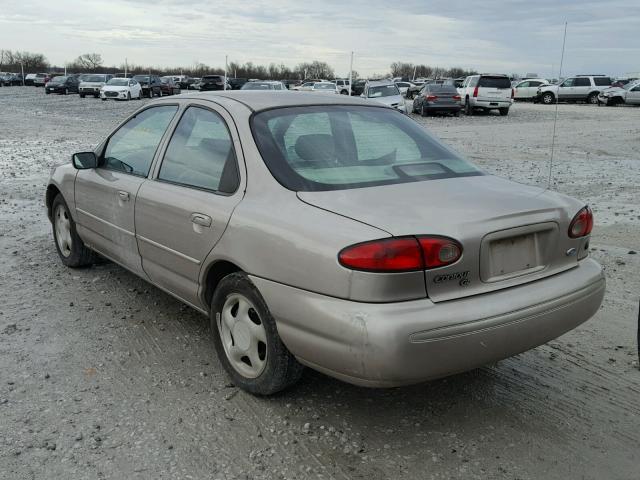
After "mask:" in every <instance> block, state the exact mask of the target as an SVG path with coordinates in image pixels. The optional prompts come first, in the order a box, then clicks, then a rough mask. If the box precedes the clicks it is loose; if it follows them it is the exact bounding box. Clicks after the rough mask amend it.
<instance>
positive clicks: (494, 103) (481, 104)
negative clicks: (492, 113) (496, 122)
mask: <svg viewBox="0 0 640 480" xmlns="http://www.w3.org/2000/svg"><path fill="white" fill-rule="evenodd" d="M511 103H512V102H511V100H479V99H477V98H476V99H473V100H471V106H472V107H474V108H486V109H494V108H509V107H510V106H511Z"/></svg>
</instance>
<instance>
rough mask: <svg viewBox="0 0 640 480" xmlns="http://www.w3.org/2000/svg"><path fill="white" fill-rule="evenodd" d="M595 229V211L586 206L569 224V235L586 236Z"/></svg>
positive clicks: (575, 236)
mask: <svg viewBox="0 0 640 480" xmlns="http://www.w3.org/2000/svg"><path fill="white" fill-rule="evenodd" d="M592 229H593V212H591V209H590V208H589V207H584V208H583V209H582V210H580V211H579V212H578V213H576V216H575V217H573V220H571V224H570V225H569V236H570V237H571V238H580V237H585V236H587V235H589V234H590V233H591V230H592Z"/></svg>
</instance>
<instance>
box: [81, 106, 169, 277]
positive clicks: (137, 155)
mask: <svg viewBox="0 0 640 480" xmlns="http://www.w3.org/2000/svg"><path fill="white" fill-rule="evenodd" d="M177 110H178V107H177V106H176V105H163V106H156V107H151V108H147V109H145V110H143V111H141V112H139V113H138V114H137V115H135V116H134V117H132V118H130V119H129V120H128V121H127V122H126V123H125V124H123V125H122V126H121V127H120V128H119V129H118V130H116V132H115V133H114V134H113V135H111V137H110V138H109V139H108V140H107V144H106V146H105V147H104V149H103V153H102V155H101V156H100V163H99V165H100V166H99V167H98V168H95V169H91V170H79V171H78V175H77V177H76V182H75V203H76V212H77V220H78V221H77V224H78V232H79V234H80V236H81V237H82V239H83V240H84V241H85V242H86V243H87V244H88V245H89V246H90V247H92V248H93V249H95V250H97V251H98V252H100V253H102V254H104V255H105V256H107V257H109V258H111V259H112V260H114V261H116V262H118V263H120V264H121V265H123V266H125V267H127V268H129V269H131V270H133V271H134V272H136V273H138V274H143V272H142V265H141V262H140V255H139V254H138V246H137V244H136V239H135V225H134V211H135V202H136V195H137V193H138V190H139V189H140V186H141V185H142V184H143V183H144V182H145V180H146V177H147V175H148V173H149V169H150V167H151V163H152V161H153V158H154V155H155V153H156V150H157V148H158V145H159V144H160V141H161V139H162V137H163V135H164V134H165V132H166V130H167V127H168V125H169V123H170V122H171V120H172V118H173V116H174V115H175V113H176V111H177Z"/></svg>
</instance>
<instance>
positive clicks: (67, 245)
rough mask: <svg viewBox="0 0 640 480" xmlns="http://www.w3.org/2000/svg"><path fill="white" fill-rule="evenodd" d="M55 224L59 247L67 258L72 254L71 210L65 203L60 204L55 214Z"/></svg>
mask: <svg viewBox="0 0 640 480" xmlns="http://www.w3.org/2000/svg"><path fill="white" fill-rule="evenodd" d="M54 224H55V228H56V241H57V242H58V248H59V249H60V253H62V256H64V257H65V258H66V257H68V256H69V255H71V247H72V240H71V219H70V218H69V212H68V211H67V209H66V208H65V207H64V205H58V207H57V208H56V211H55V214H54Z"/></svg>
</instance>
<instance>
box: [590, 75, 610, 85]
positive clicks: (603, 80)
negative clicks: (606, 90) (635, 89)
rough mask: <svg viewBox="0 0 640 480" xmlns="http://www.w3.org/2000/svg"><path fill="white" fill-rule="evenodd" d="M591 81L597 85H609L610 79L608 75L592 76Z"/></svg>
mask: <svg viewBox="0 0 640 480" xmlns="http://www.w3.org/2000/svg"><path fill="white" fill-rule="evenodd" d="M593 81H594V82H595V84H596V85H597V86H599V87H604V86H608V85H611V79H610V78H609V77H594V78H593Z"/></svg>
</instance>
